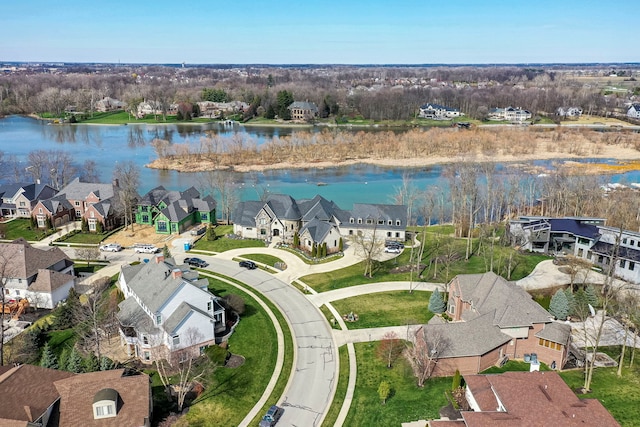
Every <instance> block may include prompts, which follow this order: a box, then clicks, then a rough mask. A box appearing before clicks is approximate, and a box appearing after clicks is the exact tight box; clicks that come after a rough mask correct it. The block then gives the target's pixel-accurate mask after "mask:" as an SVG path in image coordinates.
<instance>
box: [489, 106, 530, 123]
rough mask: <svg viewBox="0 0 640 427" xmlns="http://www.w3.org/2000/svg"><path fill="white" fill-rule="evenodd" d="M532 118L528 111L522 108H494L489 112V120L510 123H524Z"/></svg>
mask: <svg viewBox="0 0 640 427" xmlns="http://www.w3.org/2000/svg"><path fill="white" fill-rule="evenodd" d="M531 117H532V115H531V113H530V112H529V111H527V110H523V109H520V108H513V107H507V108H493V109H491V110H489V120H504V121H508V122H522V121H524V120H529V119H530V118H531Z"/></svg>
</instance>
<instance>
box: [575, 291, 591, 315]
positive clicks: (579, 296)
mask: <svg viewBox="0 0 640 427" xmlns="http://www.w3.org/2000/svg"><path fill="white" fill-rule="evenodd" d="M571 315H572V316H576V317H578V318H580V320H584V319H586V318H587V317H588V316H589V301H588V300H587V294H586V292H585V291H584V290H583V289H578V291H577V292H576V294H575V296H574V304H573V310H572V311H571Z"/></svg>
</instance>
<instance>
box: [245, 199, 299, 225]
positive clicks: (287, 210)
mask: <svg viewBox="0 0 640 427" xmlns="http://www.w3.org/2000/svg"><path fill="white" fill-rule="evenodd" d="M265 204H266V205H268V206H269V208H271V210H272V211H273V213H274V214H275V215H276V217H278V218H280V219H286V220H292V221H295V220H299V219H300V218H302V214H301V212H300V209H299V207H298V203H297V202H296V201H295V200H294V199H293V197H291V196H289V195H286V194H270V195H269V197H268V198H267V201H266V203H265ZM256 214H257V212H256Z"/></svg>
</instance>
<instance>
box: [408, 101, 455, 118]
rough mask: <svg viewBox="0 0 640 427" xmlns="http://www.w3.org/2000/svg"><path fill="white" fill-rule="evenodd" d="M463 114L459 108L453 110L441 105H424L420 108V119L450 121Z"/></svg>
mask: <svg viewBox="0 0 640 427" xmlns="http://www.w3.org/2000/svg"><path fill="white" fill-rule="evenodd" d="M462 115H463V114H462V113H460V110H458V109H457V108H451V107H447V106H444V105H440V104H424V105H421V106H420V112H419V113H418V117H421V118H424V119H432V120H450V119H453V118H455V117H460V116H462Z"/></svg>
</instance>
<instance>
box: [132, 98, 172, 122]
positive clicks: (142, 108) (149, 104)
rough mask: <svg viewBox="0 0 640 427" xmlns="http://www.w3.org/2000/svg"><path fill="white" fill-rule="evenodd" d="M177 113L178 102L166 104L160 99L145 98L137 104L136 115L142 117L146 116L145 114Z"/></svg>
mask: <svg viewBox="0 0 640 427" xmlns="http://www.w3.org/2000/svg"><path fill="white" fill-rule="evenodd" d="M177 113H178V104H173V103H172V104H169V105H166V106H165V104H163V103H162V102H160V101H153V100H148V101H147V100H145V101H143V102H141V103H140V104H138V110H137V114H136V115H137V117H138V118H143V117H144V116H146V115H147V114H154V115H161V114H168V115H176V114H177Z"/></svg>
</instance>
